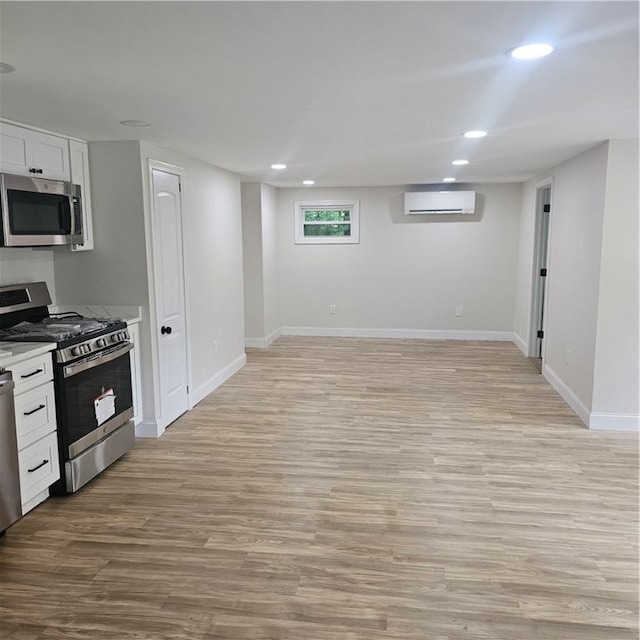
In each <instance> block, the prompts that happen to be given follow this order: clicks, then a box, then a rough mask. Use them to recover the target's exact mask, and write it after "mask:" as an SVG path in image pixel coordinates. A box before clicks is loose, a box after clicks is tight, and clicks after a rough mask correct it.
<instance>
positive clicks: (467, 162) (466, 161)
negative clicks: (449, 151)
mask: <svg viewBox="0 0 640 640" xmlns="http://www.w3.org/2000/svg"><path fill="white" fill-rule="evenodd" d="M451 164H455V165H456V166H460V167H461V166H462V165H464V164H469V161H468V160H454V161H453V162H452V163H451Z"/></svg>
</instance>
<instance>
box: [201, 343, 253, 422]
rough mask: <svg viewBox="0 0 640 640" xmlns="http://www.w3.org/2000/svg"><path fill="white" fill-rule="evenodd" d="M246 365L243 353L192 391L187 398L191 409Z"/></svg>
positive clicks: (245, 357)
mask: <svg viewBox="0 0 640 640" xmlns="http://www.w3.org/2000/svg"><path fill="white" fill-rule="evenodd" d="M245 364H247V355H246V354H245V353H243V354H242V355H241V356H239V357H237V358H236V359H235V360H234V361H233V362H231V363H230V364H228V365H227V366H226V367H225V368H224V369H222V370H221V371H219V372H218V373H216V375H215V376H213V378H211V379H209V380H207V382H205V383H204V384H202V385H200V386H199V387H198V388H197V389H194V390H193V392H192V393H191V394H190V396H189V404H190V407H191V408H192V409H193V407H195V406H196V405H197V404H198V402H200V401H202V400H204V399H205V398H206V397H207V396H208V395H209V394H210V393H211V392H212V391H215V390H216V389H217V388H218V387H219V386H220V385H221V384H223V383H224V382H226V381H227V380H228V379H229V378H230V377H231V376H232V375H233V374H234V373H236V372H238V371H240V369H242V367H244V365H245Z"/></svg>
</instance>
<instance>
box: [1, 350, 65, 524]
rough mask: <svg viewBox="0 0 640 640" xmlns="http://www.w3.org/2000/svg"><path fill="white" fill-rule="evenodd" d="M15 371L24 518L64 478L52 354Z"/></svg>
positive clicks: (18, 367) (24, 361)
mask: <svg viewBox="0 0 640 640" xmlns="http://www.w3.org/2000/svg"><path fill="white" fill-rule="evenodd" d="M12 370H13V378H14V381H15V383H16V388H15V396H14V397H15V400H14V404H15V410H16V434H17V436H18V466H19V469H20V493H21V496H22V514H23V515H24V514H25V513H27V512H28V511H31V509H33V508H34V507H35V506H37V505H38V504H40V503H41V502H42V501H43V500H46V499H47V498H48V497H49V487H50V486H51V485H52V484H53V483H54V482H55V481H56V480H58V479H59V478H60V466H59V464H58V436H57V431H56V401H55V396H54V388H53V370H52V361H51V354H50V353H45V354H41V355H38V356H35V357H33V358H28V359H26V360H23V361H22V362H19V363H17V364H16V365H14V366H13V367H12Z"/></svg>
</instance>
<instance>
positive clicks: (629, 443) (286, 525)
mask: <svg viewBox="0 0 640 640" xmlns="http://www.w3.org/2000/svg"><path fill="white" fill-rule="evenodd" d="M248 360H249V361H248V364H247V366H246V367H245V368H244V369H243V370H242V371H240V372H239V373H237V374H236V375H235V376H234V377H233V378H232V379H231V380H230V381H228V382H227V383H226V384H224V385H223V386H222V387H220V388H219V389H218V390H217V391H216V392H215V393H213V394H212V395H210V396H209V397H208V398H207V399H205V400H204V401H203V402H202V403H201V404H200V405H198V406H197V407H196V408H195V409H194V410H193V411H191V412H189V413H188V414H187V415H185V416H183V417H182V418H181V419H180V420H178V421H177V422H175V423H174V424H173V425H172V426H171V427H170V429H169V430H168V431H167V432H166V433H165V435H164V436H163V437H162V438H161V439H159V440H140V441H138V443H137V444H136V447H135V448H134V449H133V450H132V451H131V452H129V453H128V454H127V455H126V456H125V457H124V458H122V459H121V460H120V461H118V462H117V463H116V464H115V465H113V466H112V467H110V468H109V469H108V470H107V471H106V472H104V473H103V474H102V475H101V476H99V477H98V478H97V479H95V480H94V481H93V482H91V483H90V484H89V485H87V486H86V487H85V488H84V489H83V490H81V491H80V492H79V493H77V494H75V495H73V496H69V497H66V498H54V499H50V500H48V501H47V502H46V503H44V504H43V505H41V506H40V507H38V508H37V509H36V510H35V511H33V512H32V513H30V514H28V515H27V516H26V517H25V518H23V519H22V520H21V521H19V522H18V523H17V524H16V525H14V526H13V527H11V528H10V529H9V532H8V534H7V535H6V536H5V537H4V538H3V539H2V540H0V614H1V618H0V619H1V621H2V622H1V623H0V625H1V626H0V630H1V633H0V636H1V637H2V638H3V640H54V639H65V640H79V639H83V640H84V639H92V640H214V639H215V640H219V639H228V640H232V639H245V640H247V639H251V640H391V639H393V640H462V639H465V640H467V639H476V638H477V639H490V640H631V639H637V638H638V545H637V543H638V439H637V437H636V436H635V435H634V434H625V433H609V432H597V431H589V430H587V429H585V428H584V427H583V425H582V423H581V422H580V420H579V419H578V418H577V417H576V416H575V415H574V414H573V412H572V411H571V410H570V409H569V408H568V407H567V406H566V405H565V404H564V402H563V401H562V400H561V398H560V397H559V396H558V395H557V394H556V393H555V392H554V391H553V390H552V389H551V387H550V386H549V385H548V384H547V383H546V381H545V380H544V379H543V378H542V376H540V375H539V374H538V373H537V372H536V371H535V369H534V368H533V367H532V365H531V363H530V362H529V361H528V360H527V359H526V358H525V357H524V356H522V354H521V353H520V352H519V351H518V349H517V348H516V347H515V346H514V345H512V344H510V343H496V342H449V341H419V340H374V339H371V340H365V339H362V340H357V339H347V338H331V339H324V338H281V339H279V340H278V341H277V342H276V343H274V344H273V345H272V346H271V347H270V348H269V349H267V350H264V351H260V350H250V351H249V353H248Z"/></svg>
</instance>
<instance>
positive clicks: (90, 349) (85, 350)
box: [84, 344, 93, 353]
mask: <svg viewBox="0 0 640 640" xmlns="http://www.w3.org/2000/svg"><path fill="white" fill-rule="evenodd" d="M92 351H93V349H92V348H91V345H90V344H85V345H84V352H85V353H91V352H92Z"/></svg>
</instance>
